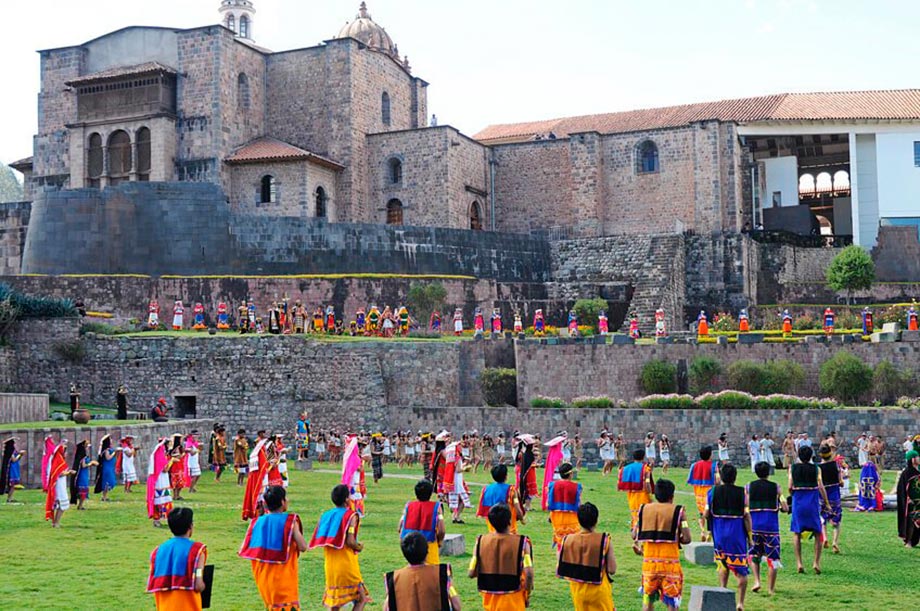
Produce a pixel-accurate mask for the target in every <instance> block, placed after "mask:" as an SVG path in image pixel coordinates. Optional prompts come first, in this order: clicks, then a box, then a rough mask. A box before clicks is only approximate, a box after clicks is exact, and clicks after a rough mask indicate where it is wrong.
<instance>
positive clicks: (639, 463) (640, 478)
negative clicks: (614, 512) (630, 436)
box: [617, 448, 655, 529]
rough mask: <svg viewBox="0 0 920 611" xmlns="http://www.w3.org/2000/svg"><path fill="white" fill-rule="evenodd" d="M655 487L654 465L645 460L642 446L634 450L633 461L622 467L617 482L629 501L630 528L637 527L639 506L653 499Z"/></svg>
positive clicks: (618, 487) (618, 488)
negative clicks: (653, 477)
mask: <svg viewBox="0 0 920 611" xmlns="http://www.w3.org/2000/svg"><path fill="white" fill-rule="evenodd" d="M654 487H655V481H654V480H653V479H652V466H651V465H650V464H648V463H647V462H645V450H643V449H641V448H640V449H638V450H636V451H635V452H633V461H632V462H631V463H629V464H627V465H625V466H623V467H620V473H619V480H618V482H617V490H621V491H623V492H626V500H627V502H628V503H629V516H630V529H632V528H635V527H636V520H637V519H638V517H639V508H640V507H641V506H642V505H644V504H645V503H650V502H651V501H652V490H653V489H654Z"/></svg>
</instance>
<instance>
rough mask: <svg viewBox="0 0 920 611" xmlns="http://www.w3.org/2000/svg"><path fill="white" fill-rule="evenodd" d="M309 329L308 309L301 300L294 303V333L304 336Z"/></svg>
mask: <svg viewBox="0 0 920 611" xmlns="http://www.w3.org/2000/svg"><path fill="white" fill-rule="evenodd" d="M306 328H307V308H305V307H304V306H303V304H302V303H300V300H299V299H298V300H297V301H295V302H294V333H295V334H297V335H301V334H303V332H304V331H305V330H306Z"/></svg>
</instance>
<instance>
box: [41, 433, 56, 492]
mask: <svg viewBox="0 0 920 611" xmlns="http://www.w3.org/2000/svg"><path fill="white" fill-rule="evenodd" d="M56 447H57V444H55V443H54V439H52V437H51V435H48V436H47V437H45V451H44V453H43V454H42V490H43V491H45V492H48V464H49V463H50V462H51V457H52V456H53V455H54V449H55V448H56Z"/></svg>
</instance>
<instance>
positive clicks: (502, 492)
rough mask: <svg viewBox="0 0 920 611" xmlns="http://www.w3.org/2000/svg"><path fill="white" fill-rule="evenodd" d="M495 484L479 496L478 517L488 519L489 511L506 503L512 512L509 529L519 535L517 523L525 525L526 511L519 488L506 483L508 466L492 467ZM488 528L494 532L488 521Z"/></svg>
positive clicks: (487, 487)
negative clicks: (519, 494)
mask: <svg viewBox="0 0 920 611" xmlns="http://www.w3.org/2000/svg"><path fill="white" fill-rule="evenodd" d="M491 474H492V479H493V480H494V481H493V483H491V484H489V485H488V486H486V487H484V488H483V489H482V493H481V494H480V496H479V507H478V508H477V509H476V517H478V518H488V517H489V510H490V509H492V507H494V506H495V505H498V504H499V503H504V504H505V505H507V506H508V509H510V510H511V524H510V526H509V527H508V528H509V532H510V533H511V534H512V535H515V534H517V523H518V522H520V523H521V524H524V523H525V520H524V516H525V515H526V513H527V512H526V511H525V510H524V507H523V506H522V505H521V499H520V498H519V497H518V492H517V488H516V487H515V486H514V485H513V484H508V483H506V482H507V480H508V467H507V466H506V465H501V464H499V465H495V466H494V467H492V471H491ZM486 526H488V527H489V532H494V530H493V528H492V523H491V522H489V521H488V520H486Z"/></svg>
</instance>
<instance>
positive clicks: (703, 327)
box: [696, 310, 709, 337]
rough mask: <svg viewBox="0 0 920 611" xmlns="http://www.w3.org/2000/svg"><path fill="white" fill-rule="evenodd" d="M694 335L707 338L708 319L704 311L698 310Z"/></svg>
mask: <svg viewBox="0 0 920 611" xmlns="http://www.w3.org/2000/svg"><path fill="white" fill-rule="evenodd" d="M696 334H697V336H698V337H708V336H709V319H708V318H707V317H706V312H705V311H704V310H700V314H699V316H697V317H696Z"/></svg>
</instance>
